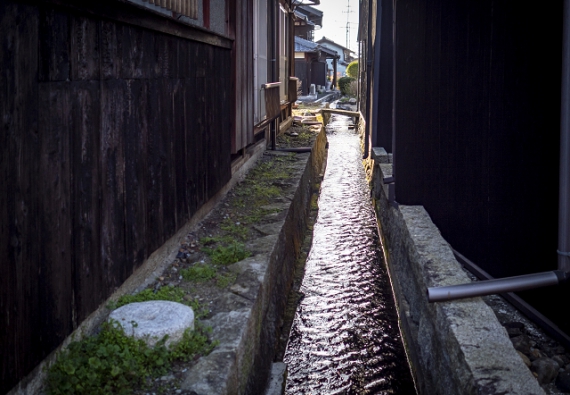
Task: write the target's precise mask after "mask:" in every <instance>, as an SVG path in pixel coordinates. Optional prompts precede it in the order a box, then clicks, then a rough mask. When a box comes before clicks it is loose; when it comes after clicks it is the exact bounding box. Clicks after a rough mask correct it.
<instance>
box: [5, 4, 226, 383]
mask: <svg viewBox="0 0 570 395" xmlns="http://www.w3.org/2000/svg"><path fill="white" fill-rule="evenodd" d="M42 4H43V5H35V4H31V3H17V2H13V1H2V2H0V31H1V32H2V34H1V35H0V46H1V47H0V48H1V49H0V68H1V70H2V73H1V75H0V122H1V123H0V125H1V133H0V350H1V352H0V355H1V357H0V358H1V359H0V364H1V365H0V369H1V370H0V374H1V377H0V383H1V384H0V393H5V392H7V391H8V390H9V389H10V388H11V387H12V386H13V385H15V384H16V383H17V382H18V381H19V380H20V379H21V378H22V377H23V376H24V375H26V374H27V373H28V372H30V371H31V369H33V368H34V366H36V365H37V364H38V363H39V362H40V361H41V360H42V359H43V358H44V357H46V356H47V355H48V354H49V353H50V352H51V351H52V350H54V349H55V348H56V347H57V346H58V345H59V344H60V343H61V341H62V340H63V339H64V338H65V337H66V336H67V335H69V334H70V333H71V332H72V331H73V329H74V328H76V327H77V325H78V324H79V323H80V322H81V321H82V320H83V319H84V318H86V317H87V316H88V315H89V314H90V313H91V312H93V311H94V310H95V309H96V308H97V307H98V306H99V305H100V304H101V303H102V302H103V301H104V300H105V299H106V298H107V297H108V296H109V295H110V294H111V293H112V292H113V291H114V290H115V289H116V288H117V287H118V286H120V285H121V284H122V283H123V281H124V280H125V279H126V278H127V277H128V276H129V275H131V274H132V273H133V271H135V270H136V269H137V268H138V267H139V266H140V265H141V263H142V262H143V260H144V259H145V258H147V257H148V256H149V255H150V254H151V253H152V252H153V251H154V250H156V249H157V248H158V247H159V246H161V245H162V243H163V242H164V241H165V240H167V239H168V238H169V237H171V236H172V235H173V234H174V233H175V232H176V231H177V229H179V228H180V227H181V226H182V225H183V224H184V223H185V222H186V221H187V220H188V219H189V218H190V217H191V216H192V214H193V213H195V212H196V210H197V209H198V208H199V207H200V206H201V205H202V204H203V203H205V202H206V201H207V200H208V199H209V198H210V197H211V196H213V194H215V193H216V192H217V191H218V190H219V189H220V188H221V187H222V186H223V185H224V184H225V183H226V182H227V181H228V180H229V178H230V157H231V152H230V151H231V135H230V129H231V121H230V86H231V81H230V78H231V75H230V68H229V67H228V65H229V64H230V63H231V52H230V50H229V49H227V48H225V47H224V46H219V45H209V44H206V43H203V42H199V41H194V40H190V39H186V38H184V37H181V36H184V34H183V33H182V32H183V30H184V29H182V28H180V29H174V30H173V34H166V33H162V32H158V31H155V30H152V29H145V28H142V27H139V26H136V24H128V23H119V22H116V21H114V20H113V19H112V18H108V17H105V18H103V17H98V16H97V15H96V13H93V12H89V13H88V14H89V15H87V12H85V13H83V12H80V11H70V10H67V9H65V8H57V7H55V6H54V7H52V6H50V5H49V4H44V3H42ZM98 4H100V5H101V4H102V5H103V6H105V7H106V8H105V9H106V10H112V9H113V8H112V7H114V6H115V5H117V6H121V7H126V6H125V5H122V3H120V2H116V1H114V2H108V3H104V2H98ZM123 11H125V10H123ZM126 11H129V9H126ZM120 14H121V15H123V16H125V15H128V14H126V13H124V12H121V13H120ZM123 16H122V17H121V18H123ZM153 18H158V17H157V16H153V15H150V14H149V16H148V17H147V19H145V18H139V19H138V20H139V21H140V22H141V23H142V24H146V25H153V24H154V25H157V26H168V21H167V22H164V23H163V24H161V23H160V20H159V21H158V22H157V21H156V20H154V19H153ZM214 41H215V40H214ZM218 41H219V40H218ZM222 41H223V40H222ZM226 46H227V47H230V46H231V42H230V44H227V45H226Z"/></svg>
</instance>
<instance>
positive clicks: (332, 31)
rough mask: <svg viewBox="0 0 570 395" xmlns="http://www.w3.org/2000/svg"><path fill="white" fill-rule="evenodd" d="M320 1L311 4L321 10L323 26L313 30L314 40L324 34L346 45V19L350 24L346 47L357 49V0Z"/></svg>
mask: <svg viewBox="0 0 570 395" xmlns="http://www.w3.org/2000/svg"><path fill="white" fill-rule="evenodd" d="M320 2H321V4H320V5H315V6H313V7H314V8H316V9H318V10H321V11H322V12H323V28H322V29H320V30H315V41H317V40H320V39H321V38H322V37H323V36H325V37H326V38H329V39H331V40H333V41H334V42H335V43H337V44H340V45H343V46H345V47H346V46H347V45H346V23H347V21H348V22H349V26H350V34H349V43H348V48H350V49H352V50H353V51H356V50H357V49H358V43H357V42H356V39H357V37H358V0H320ZM349 5H350V8H349V7H348V6H349ZM348 11H350V12H348ZM347 18H348V19H347Z"/></svg>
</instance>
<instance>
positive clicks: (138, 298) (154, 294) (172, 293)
mask: <svg viewBox="0 0 570 395" xmlns="http://www.w3.org/2000/svg"><path fill="white" fill-rule="evenodd" d="M149 300H170V301H172V302H178V303H184V290H182V289H181V288H177V287H173V286H166V287H161V288H159V289H158V290H156V291H155V290H153V289H150V288H147V289H145V290H143V291H141V292H139V293H138V294H136V295H123V296H121V297H120V298H119V299H118V300H117V301H116V302H114V303H110V304H109V305H108V306H107V307H108V308H109V309H111V310H114V309H117V308H119V307H121V306H124V305H126V304H129V303H134V302H147V301H149Z"/></svg>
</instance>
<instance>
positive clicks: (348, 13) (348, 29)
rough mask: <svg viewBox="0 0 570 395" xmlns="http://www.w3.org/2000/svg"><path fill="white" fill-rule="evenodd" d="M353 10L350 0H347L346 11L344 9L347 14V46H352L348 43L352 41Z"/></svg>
mask: <svg viewBox="0 0 570 395" xmlns="http://www.w3.org/2000/svg"><path fill="white" fill-rule="evenodd" d="M352 12H353V11H351V10H350V0H347V5H346V11H343V13H344V14H346V45H345V46H346V48H350V47H349V46H348V43H349V42H350V22H349V19H350V14H352Z"/></svg>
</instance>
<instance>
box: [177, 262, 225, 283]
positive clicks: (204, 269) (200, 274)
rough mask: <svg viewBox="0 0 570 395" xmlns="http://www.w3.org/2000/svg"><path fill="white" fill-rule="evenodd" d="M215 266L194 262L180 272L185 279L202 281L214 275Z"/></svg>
mask: <svg viewBox="0 0 570 395" xmlns="http://www.w3.org/2000/svg"><path fill="white" fill-rule="evenodd" d="M216 272H217V271H216V268H215V267H214V266H212V265H210V264H207V263H196V264H194V265H192V266H190V267H189V268H188V269H182V270H181V271H180V274H181V275H182V278H184V280H186V281H195V282H203V281H208V280H211V279H212V278H214V277H215V276H216Z"/></svg>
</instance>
